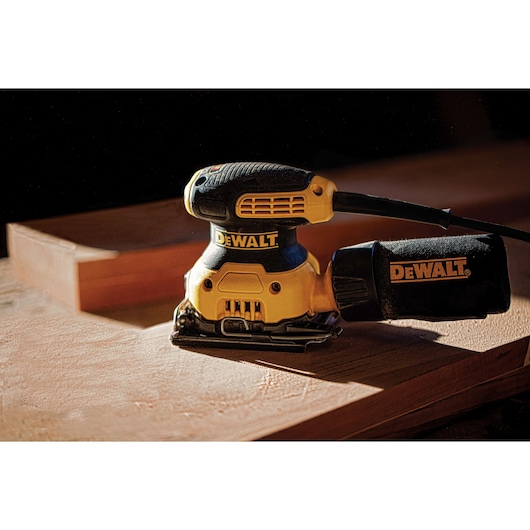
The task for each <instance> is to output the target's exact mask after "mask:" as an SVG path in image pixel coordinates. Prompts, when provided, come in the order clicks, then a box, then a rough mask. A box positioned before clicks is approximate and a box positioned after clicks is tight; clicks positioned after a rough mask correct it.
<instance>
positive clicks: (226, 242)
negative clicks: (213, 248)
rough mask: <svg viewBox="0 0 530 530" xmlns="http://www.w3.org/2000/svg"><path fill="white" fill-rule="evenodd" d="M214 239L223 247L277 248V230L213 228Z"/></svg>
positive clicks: (245, 248) (242, 248)
mask: <svg viewBox="0 0 530 530" xmlns="http://www.w3.org/2000/svg"><path fill="white" fill-rule="evenodd" d="M214 237H215V239H214V241H215V243H216V244H217V245H219V246H221V247H225V248H234V249H238V250H263V249H271V248H278V246H279V245H278V232H263V233H252V234H248V233H238V232H227V231H226V230H219V229H215V234H214Z"/></svg>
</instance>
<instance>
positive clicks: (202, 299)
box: [171, 162, 530, 351]
mask: <svg viewBox="0 0 530 530" xmlns="http://www.w3.org/2000/svg"><path fill="white" fill-rule="evenodd" d="M184 201H185V206H186V210H187V211H188V212H189V213H190V214H191V215H193V216H195V217H197V218H199V219H203V220H205V221H209V222H210V223H211V239H210V243H209V245H208V247H207V248H206V250H205V252H204V253H203V255H202V256H201V257H200V258H199V260H198V261H197V262H196V263H195V265H194V266H193V267H192V268H191V270H190V271H189V272H188V273H187V274H186V276H185V286H186V296H185V299H184V300H183V301H182V302H181V303H180V304H179V305H178V307H177V308H176V309H175V313H174V319H173V332H172V334H171V341H172V342H173V344H176V345H183V346H186V345H192V346H198V345H199V346H200V345H204V346H213V347H231V348H234V347H240V348H252V349H256V348H257V349H260V350H265V349H274V350H288V351H304V350H305V348H306V346H307V345H308V344H312V343H321V342H324V341H326V340H328V339H330V338H336V337H337V336H338V335H339V334H340V333H341V331H342V329H341V328H340V327H337V326H336V325H335V324H336V321H337V320H338V319H339V317H340V318H342V319H343V320H345V321H377V320H388V319H399V318H416V319H422V320H434V321H435V320H456V319H462V318H484V317H485V316H486V315H487V314H490V313H502V312H504V311H507V309H508V307H509V305H510V284H509V279H508V270H507V262H506V252H505V248H504V244H503V241H502V238H501V236H507V237H513V238H517V239H522V240H524V241H528V242H530V234H529V233H527V232H523V231H520V230H516V229H513V228H509V227H505V226H502V225H497V224H493V223H488V222H484V221H477V220H474V219H468V218H465V217H457V216H454V215H453V214H452V212H451V210H449V209H447V210H439V209H436V208H431V207H428V206H422V205H418V204H412V203H408V202H403V201H397V200H392V199H387V198H382V197H374V196H371V195H363V194H357V193H346V192H340V191H337V189H336V186H335V185H334V184H333V182H331V181H330V180H328V179H326V178H323V177H321V176H318V175H315V174H314V173H312V172H311V171H306V170H304V169H298V168H294V167H289V166H285V165H281V164H274V163H262V162H237V163H226V164H220V165H215V166H210V167H207V168H204V169H201V170H199V171H197V172H196V173H195V174H194V175H193V177H192V178H191V180H190V181H189V183H188V184H187V186H186V188H185V191H184ZM334 212H350V213H360V214H370V215H377V216H386V217H394V218H399V219H408V220H414V221H419V222H424V223H431V224H437V225H440V226H441V227H443V228H448V227H449V226H450V225H455V226H460V227H465V228H469V229H472V230H477V231H482V232H489V233H488V234H478V235H465V236H451V237H436V238H424V239H410V240H402V241H387V242H383V241H372V242H368V243H362V244H358V245H354V246H351V247H346V248H342V249H339V250H337V251H336V252H335V253H334V255H333V257H332V259H331V262H330V264H329V265H328V267H327V269H326V271H325V272H324V273H322V274H321V272H320V270H319V264H318V262H317V260H316V259H315V258H314V256H313V255H312V254H311V253H310V252H308V251H307V250H306V249H305V248H304V247H303V246H302V245H301V244H300V243H299V242H298V241H297V237H296V227H297V226H298V225H303V224H308V223H311V224H313V223H322V222H325V221H328V220H329V219H331V218H332V217H333V214H334Z"/></svg>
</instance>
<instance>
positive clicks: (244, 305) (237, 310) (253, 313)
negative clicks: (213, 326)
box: [223, 298, 263, 320]
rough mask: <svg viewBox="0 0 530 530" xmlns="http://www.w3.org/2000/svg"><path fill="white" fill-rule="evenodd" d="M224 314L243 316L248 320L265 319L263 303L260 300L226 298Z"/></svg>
mask: <svg viewBox="0 0 530 530" xmlns="http://www.w3.org/2000/svg"><path fill="white" fill-rule="evenodd" d="M223 305H224V316H225V318H226V317H241V318H245V319H247V320H263V315H262V313H261V310H262V305H263V304H262V303H261V301H259V300H237V299H233V298H231V299H225V300H224V302H223Z"/></svg>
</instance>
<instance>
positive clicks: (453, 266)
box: [390, 257, 471, 283]
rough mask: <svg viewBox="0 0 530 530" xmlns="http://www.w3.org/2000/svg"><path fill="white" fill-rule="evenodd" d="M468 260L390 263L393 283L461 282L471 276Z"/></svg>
mask: <svg viewBox="0 0 530 530" xmlns="http://www.w3.org/2000/svg"><path fill="white" fill-rule="evenodd" d="M466 265H467V258H465V257H462V258H444V259H429V260H421V261H420V260H417V261H394V262H390V282H391V283H411V282H432V281H440V280H460V279H466V278H468V277H469V276H470V275H471V271H470V270H469V269H466Z"/></svg>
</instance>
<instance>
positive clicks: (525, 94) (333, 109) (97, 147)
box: [0, 90, 530, 255]
mask: <svg viewBox="0 0 530 530" xmlns="http://www.w3.org/2000/svg"><path fill="white" fill-rule="evenodd" d="M0 117H1V118H0V119H1V125H0V145H1V146H2V156H1V160H2V166H1V167H2V174H3V176H4V178H3V179H2V182H3V186H2V188H3V189H2V194H1V197H2V198H1V204H0V225H4V224H5V223H8V222H14V221H22V220H28V219H36V218H42V217H48V216H54V215H62V214H66V213H73V212H80V211H85V210H90V209H98V208H105V207H113V206H120V205H125V204H133V203H138V202H145V201H152V200H159V199H165V198H170V197H175V196H178V195H181V194H182V189H183V187H184V185H185V184H186V182H187V180H188V179H189V178H190V176H191V175H192V173H193V172H194V171H195V170H196V169H199V168H200V167H203V166H206V165H209V164H214V163H220V162H228V161H236V160H261V161H273V162H280V163H285V164H290V165H294V166H299V167H304V168H306V169H312V170H324V169H330V168H333V167H337V166H341V165H347V164H361V163H365V162H370V161H375V160H379V159H384V158H389V157H397V156H405V155H411V154H415V153H422V152H428V151H434V150H440V149H448V148H452V147H457V146H466V145H478V144H485V143H487V142H494V141H499V140H512V139H520V138H528V137H530V91H494V90H486V91H480V90H472V91H468V90H466V91H460V90H452V91H434V90H426V91H424V90H406V91H387V90H371V91H365V90H363V91H360V90H347V91H345V90H171V91H166V90H164V91H156V90H155V91H140V90H128V91H115V90H106V91H77V90H76V91H74V90H54V91H35V90H21V91H1V92H0ZM0 228H2V227H1V226H0ZM0 232H1V233H2V234H4V230H3V229H2V230H1V231H0ZM0 251H2V253H3V255H5V241H2V240H1V237H0Z"/></svg>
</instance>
